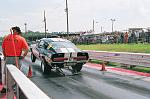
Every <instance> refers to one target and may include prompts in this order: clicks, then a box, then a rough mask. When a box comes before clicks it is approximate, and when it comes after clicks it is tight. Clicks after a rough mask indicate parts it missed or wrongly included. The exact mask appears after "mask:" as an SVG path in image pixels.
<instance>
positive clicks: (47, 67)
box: [41, 60, 51, 74]
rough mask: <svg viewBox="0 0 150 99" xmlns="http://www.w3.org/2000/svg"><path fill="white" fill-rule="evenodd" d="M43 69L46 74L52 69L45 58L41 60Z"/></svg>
mask: <svg viewBox="0 0 150 99" xmlns="http://www.w3.org/2000/svg"><path fill="white" fill-rule="evenodd" d="M41 69H42V72H43V73H44V74H47V73H48V72H50V71H51V68H50V66H49V65H48V64H47V62H46V61H44V60H43V61H42V62H41Z"/></svg>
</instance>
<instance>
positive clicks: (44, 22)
mask: <svg viewBox="0 0 150 99" xmlns="http://www.w3.org/2000/svg"><path fill="white" fill-rule="evenodd" d="M44 24H45V38H47V35H46V34H47V33H46V31H47V29H46V16H45V10H44Z"/></svg>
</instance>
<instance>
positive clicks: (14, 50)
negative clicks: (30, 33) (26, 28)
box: [2, 34, 29, 56]
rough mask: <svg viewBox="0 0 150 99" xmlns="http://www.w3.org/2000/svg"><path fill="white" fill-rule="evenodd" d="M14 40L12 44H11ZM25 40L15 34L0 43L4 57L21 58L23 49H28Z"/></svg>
mask: <svg viewBox="0 0 150 99" xmlns="http://www.w3.org/2000/svg"><path fill="white" fill-rule="evenodd" d="M13 40H14V43H13V42H12V41H13ZM28 48H29V46H28V44H27V42H26V40H25V39H24V38H23V37H21V36H20V35H17V34H9V35H8V36H6V37H5V38H4V40H3V43H2V49H3V51H4V54H5V56H21V53H22V50H23V49H28Z"/></svg>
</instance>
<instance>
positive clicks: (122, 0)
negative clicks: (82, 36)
mask: <svg viewBox="0 0 150 99" xmlns="http://www.w3.org/2000/svg"><path fill="white" fill-rule="evenodd" d="M149 4H150V0H68V7H69V27H70V29H69V30H70V31H73V32H74V31H87V30H90V29H92V20H93V19H94V20H95V31H96V32H100V27H101V26H102V27H103V31H111V21H110V19H116V21H115V23H114V30H126V29H128V28H130V27H150V6H149ZM64 9H65V0H1V3H0V33H1V34H2V35H4V34H8V33H9V29H10V28H11V27H12V26H19V27H21V29H22V31H24V23H25V22H26V23H27V28H28V30H33V31H44V23H43V11H44V10H45V11H46V17H47V28H48V31H49V32H54V31H66V14H65V10H64ZM96 22H98V23H96Z"/></svg>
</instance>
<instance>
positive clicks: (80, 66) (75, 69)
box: [72, 63, 83, 72]
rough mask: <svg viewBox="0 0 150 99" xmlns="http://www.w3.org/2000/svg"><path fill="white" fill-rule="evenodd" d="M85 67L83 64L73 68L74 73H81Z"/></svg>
mask: <svg viewBox="0 0 150 99" xmlns="http://www.w3.org/2000/svg"><path fill="white" fill-rule="evenodd" d="M82 67H83V63H77V64H76V65H74V66H72V69H73V71H74V72H80V71H81V69H82Z"/></svg>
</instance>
